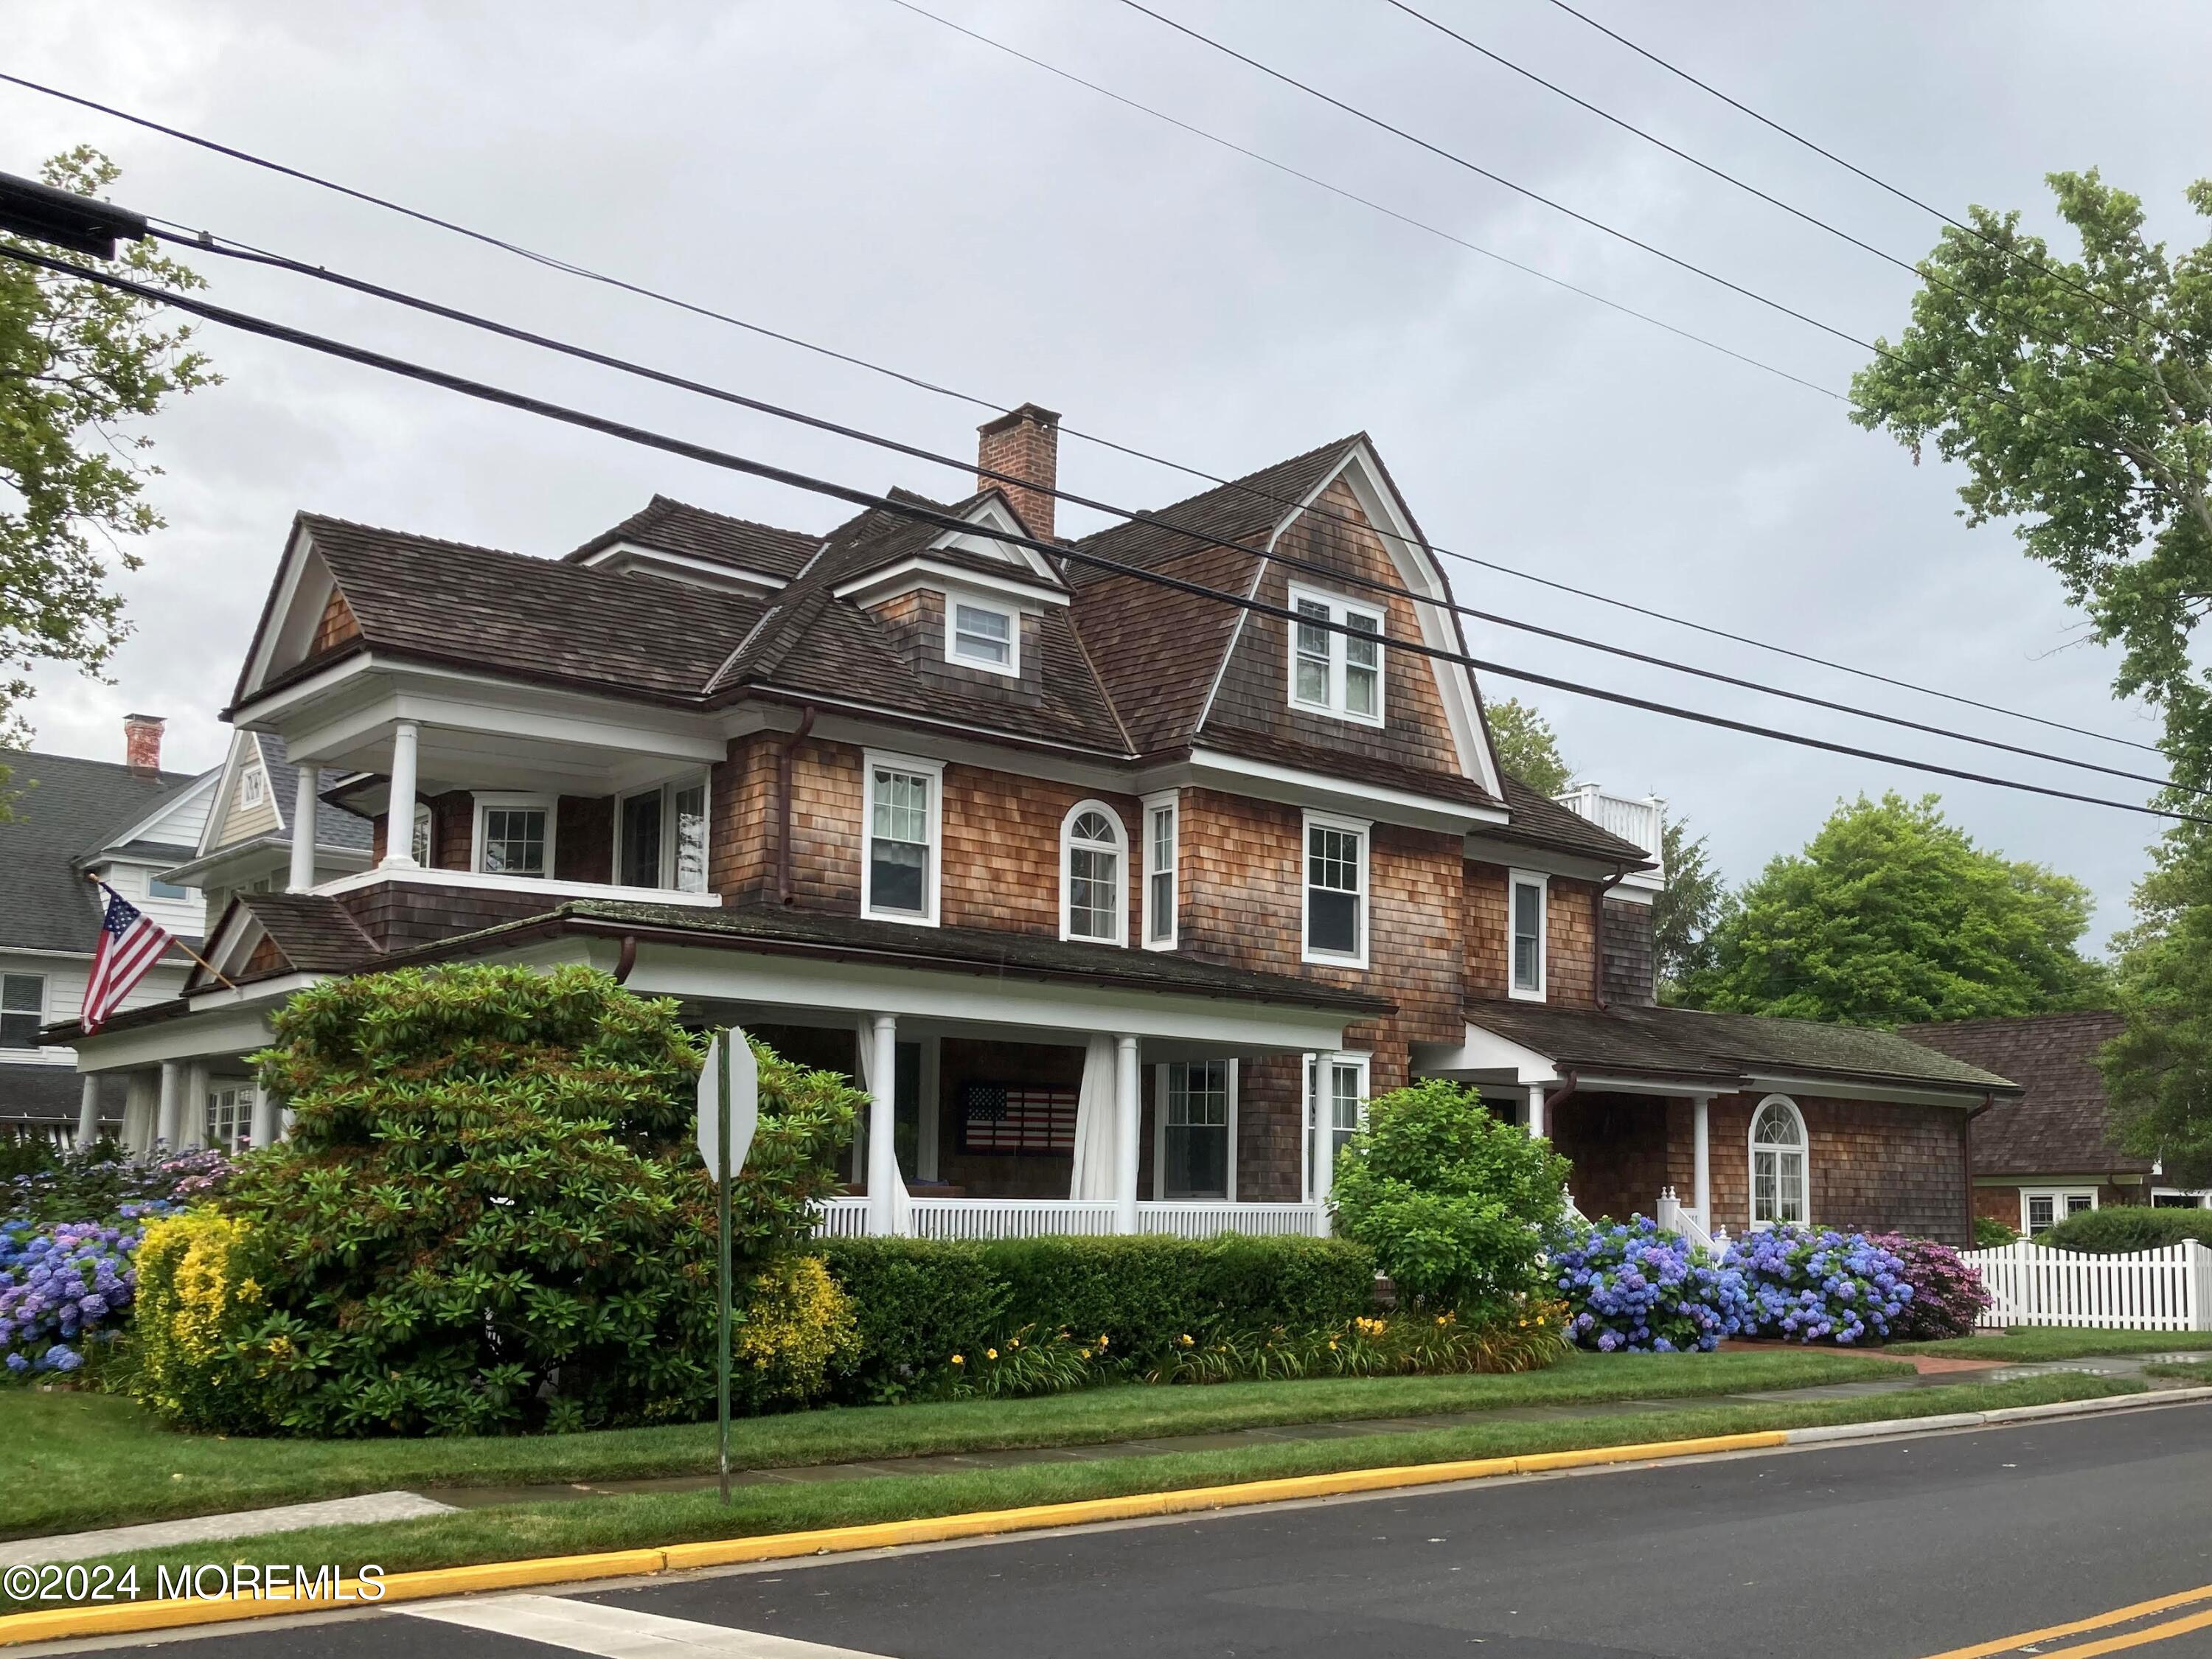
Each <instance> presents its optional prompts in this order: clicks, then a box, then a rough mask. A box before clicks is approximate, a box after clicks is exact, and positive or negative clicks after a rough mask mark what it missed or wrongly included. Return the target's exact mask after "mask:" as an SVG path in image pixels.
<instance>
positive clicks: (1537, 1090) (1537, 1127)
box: [1528, 1083, 1544, 1140]
mask: <svg viewBox="0 0 2212 1659" xmlns="http://www.w3.org/2000/svg"><path fill="white" fill-rule="evenodd" d="M1542 1133H1544V1091H1543V1088H1542V1085H1539V1084H1534V1083H1532V1084H1530V1085H1528V1138H1529V1139H1531V1140H1534V1139H1536V1138H1537V1137H1538V1136H1539V1135H1541V1134H1542Z"/></svg>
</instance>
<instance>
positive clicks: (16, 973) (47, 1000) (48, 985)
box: [0, 968, 54, 1055]
mask: <svg viewBox="0 0 2212 1659" xmlns="http://www.w3.org/2000/svg"><path fill="white" fill-rule="evenodd" d="M6 977H8V978H9V979H33V980H36V981H38V982H39V1006H37V1007H36V1008H35V1009H33V1008H9V1009H8V1010H7V1011H6V1012H9V1013H11V1014H14V1015H16V1016H18V1017H21V1015H24V1014H33V1015H35V1016H36V1017H37V1019H38V1025H40V1026H42V1025H45V1024H47V1014H48V1012H49V1009H50V1007H51V1005H52V1001H53V995H54V976H53V975H52V974H49V973H47V972H46V971H45V970H44V969H28V968H10V969H7V970H6ZM37 1031H38V1026H33V1028H32V1033H33V1037H35V1036H36V1035H37ZM39 1049H40V1045H39V1044H38V1042H35V1041H34V1042H32V1043H31V1045H30V1046H29V1047H28V1048H0V1054H19V1055H20V1054H37V1053H38V1052H39Z"/></svg>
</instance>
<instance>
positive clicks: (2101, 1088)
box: [1901, 1012, 2212, 1237]
mask: <svg viewBox="0 0 2212 1659" xmlns="http://www.w3.org/2000/svg"><path fill="white" fill-rule="evenodd" d="M2120 1026H2121V1019H2120V1017H2119V1016H2118V1014H2115V1013H2110V1012H2086V1013H2073V1014H2034V1015H2030V1016H2028V1017H2027V1018H2020V1019H1961V1020H1953V1021H1948V1022H1947V1023H1945V1024H1940V1025H1908V1026H1906V1027H1905V1029H1904V1030H1903V1032H1902V1033H1901V1035H1903V1036H1908V1037H1911V1039H1912V1040H1913V1041H1914V1042H1919V1043H1924V1044H1926V1045H1927V1046H1928V1047H1929V1048H1934V1049H1937V1050H1940V1051H1941V1052H1942V1053H1944V1054H1949V1055H1951V1056H1953V1057H1954V1059H1958V1060H1965V1061H1966V1062H1967V1063H1969V1064H1970V1065H1974V1066H1983V1067H1985V1068H1986V1069H1988V1070H1990V1071H1992V1072H2001V1073H2003V1074H2004V1075H2005V1076H2007V1077H2008V1078H2010V1079H2013V1080H2014V1081H2015V1082H2016V1083H2018V1084H2019V1085H2021V1090H2022V1091H2023V1092H2022V1093H2021V1095H2020V1096H2019V1097H2016V1098H2015V1099H2012V1100H2008V1101H2005V1102H2002V1103H2000V1104H1999V1105H1998V1106H1997V1107H1996V1109H1995V1110H1993V1111H1990V1112H1989V1113H1987V1114H1985V1115H1983V1116H1981V1117H1978V1118H1977V1119H1975V1120H1974V1130H1973V1154H1974V1213H1975V1214H1976V1215H1979V1216H1988V1217H1990V1218H1993V1219H1995V1220H1998V1221H2002V1222H2003V1223H2004V1224H2005V1225H2007V1226H2008V1227H2011V1228H2013V1229H2015V1231H2020V1232H2023V1233H2027V1234H2028V1235H2030V1236H2031V1237H2032V1236H2033V1235H2034V1234H2037V1233H2039V1232H2043V1231H2045V1230H2047V1229H2048V1228H2051V1227H2052V1226H2055V1225H2057V1223H2059V1222H2061V1221H2063V1220H2064V1219H2066V1218H2067V1217H2068V1216H2069V1215H2075V1214H2077V1213H2079V1212H2081V1211H2083V1210H2094V1209H2098V1208H2100V1207H2101V1206H2105V1205H2107V1204H2155V1205H2160V1206H2171V1207H2179V1208H2183V1209H2192V1210H2195V1209H2202V1208H2203V1207H2204V1206H2205V1204H2206V1202H2207V1200H2208V1198H2212V1194H2206V1193H2204V1192H2202V1191H2197V1190H2192V1189H2191V1188H2183V1187H2177V1186H2173V1185H2172V1184H2171V1183H2169V1182H2166V1181H2165V1180H2162V1179H2161V1178H2160V1171H2159V1166H2158V1164H2157V1162H2156V1161H2155V1160H2154V1159H2152V1158H2138V1157H2136V1155H2134V1154H2133V1153H2131V1152H2124V1151H2122V1150H2121V1149H2120V1146H2118V1141H2117V1139H2116V1137H2115V1136H2114V1135H2113V1133H2112V1106H2111V1103H2110V1102H2108V1101H2107V1100H2106V1097H2105V1079H2104V1076H2103V1074H2102V1073H2100V1072H2099V1071H2098V1069H2097V1054H2098V1051H2099V1050H2100V1049H2101V1048H2103V1047H2104V1046H2105V1045H2106V1043H2108V1042H2111V1041H2112V1039H2113V1038H2114V1037H2116V1036H2118V1035H2119V1034H2120Z"/></svg>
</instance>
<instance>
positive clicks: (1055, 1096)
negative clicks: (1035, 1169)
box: [960, 1083, 1076, 1158]
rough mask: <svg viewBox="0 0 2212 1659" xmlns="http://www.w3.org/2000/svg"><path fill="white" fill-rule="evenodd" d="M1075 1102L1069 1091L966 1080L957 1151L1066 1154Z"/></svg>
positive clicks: (1072, 1130) (1042, 1155)
mask: <svg viewBox="0 0 2212 1659" xmlns="http://www.w3.org/2000/svg"><path fill="white" fill-rule="evenodd" d="M1075 1100H1076V1091H1074V1090H1073V1089H1040V1088H1036V1087H1034V1086H1032V1085H1029V1084H1026V1083H971V1084H969V1085H968V1088H967V1091H966V1098H965V1101H964V1103H963V1104H964V1109H963V1112H962V1114H961V1118H960V1150H961V1151H962V1152H997V1153H1000V1154H1005V1153H1008V1152H1012V1153H1013V1154H1015V1155H1017V1156H1021V1157H1035V1158H1046V1157H1050V1156H1052V1155H1054V1154H1055V1153H1057V1154H1060V1155H1061V1156H1063V1157H1064V1156H1067V1155H1070V1154H1072V1153H1073V1152H1074V1151H1075Z"/></svg>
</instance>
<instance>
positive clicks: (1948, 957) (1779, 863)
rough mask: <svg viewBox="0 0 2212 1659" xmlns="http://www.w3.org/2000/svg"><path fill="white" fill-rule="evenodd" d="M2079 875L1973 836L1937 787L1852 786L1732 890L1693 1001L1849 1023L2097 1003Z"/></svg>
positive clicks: (2101, 983)
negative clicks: (1793, 842) (1989, 846)
mask: <svg viewBox="0 0 2212 1659" xmlns="http://www.w3.org/2000/svg"><path fill="white" fill-rule="evenodd" d="M2088 921H2089V895H2088V891H2087V889H2086V888H2084V887H2083V886H2082V885H2081V883H2079V882H2077V881H2075V880H2074V879H2073V878H2070V877H2067V876H2062V875H2057V874H2056V873H2054V872H2051V871H2050V870H2047V869H2045V868H2044V867H2043V866H2040V865H2036V864H2027V863H2021V862H2016V861H2015V860H2009V859H2007V858H2005V857H2004V856H2003V855H2002V854H1997V853H1992V852H1988V851H1985V850H1984V849H1983V848H1979V847H1977V846H1976V845H1975V844H1974V842H1973V841H1972V839H1971V838H1970V837H1969V836H1967V835H1966V832H1965V831H1964V830H1962V829H1959V828H1958V827H1957V826H1956V825H1954V824H1952V823H1948V821H1946V819H1945V818H1944V817H1943V814H1942V811H1941V809H1940V807H1939V806H1938V805H1937V802H1936V797H1934V796H1933V795H1929V796H1927V797H1925V798H1923V799H1920V800H1918V801H1908V800H1905V799H1903V798H1902V797H1900V796H1899V795H1896V794H1887V795H1884V796H1883V797H1882V798H1881V799H1880V800H1879V801H1870V800H1868V799H1866V798H1865V797H1863V796H1862V797H1860V798H1859V799H1857V800H1856V801H1853V802H1850V803H1849V804H1848V805H1843V806H1839V807H1838V809H1837V811H1835V813H1834V814H1833V815H1832V817H1830V818H1829V819H1828V821H1827V823H1826V824H1824V825H1822V826H1821V829H1820V833H1819V834H1818V835H1816V836H1814V837H1813V839H1812V841H1811V842H1808V844H1807V846H1806V848H1805V850H1804V851H1803V852H1802V853H1800V854H1791V855H1790V856H1787V857H1782V858H1777V859H1775V860H1773V861H1772V862H1771V863H1770V864H1769V865H1768V866H1766V868H1765V870H1764V871H1763V872H1760V874H1759V878H1758V879H1757V880H1755V881H1753V882H1752V883H1751V884H1749V885H1748V886H1747V887H1746V888H1745V889H1744V890H1743V891H1742V892H1741V894H1738V895H1737V896H1735V898H1734V899H1733V900H1731V901H1730V902H1729V904H1728V906H1727V909H1726V914H1724V915H1723V916H1722V918H1721V920H1720V922H1719V924H1718V925H1717V927H1715V928H1714V930H1713V933H1712V941H1711V961H1710V962H1709V963H1707V964H1705V966H1703V967H1701V968H1699V969H1696V970H1694V971H1693V972H1692V974H1691V975H1689V977H1688V979H1687V981H1686V982H1685V983H1684V985H1683V986H1682V987H1681V992H1680V996H1681V1000H1683V1001H1684V1002H1686V1003H1687V1004H1689V1005H1690V1006H1692V1007H1700V1008H1715V1009H1724V1010H1732V1011H1735V1012H1741V1013H1756V1014H1782V1015H1787V1016H1790V1017H1793V1018H1802V1019H1822V1020H1832V1021H1836V1022H1838V1023H1841V1024H1851V1025H1900V1024H1909V1023H1911V1022H1914V1021H1919V1020H1936V1019H1974V1018H1985V1017H1989V1016H1993V1015H2007V1014H2033V1013H2043V1012H2050V1011H2051V1010H2054V1009H2062V1008H2075V1007H2083V1006H2098V1005H2099V1004H2100V1003H2101V1002H2102V1001H2103V1000H2105V996H2106V986H2105V970H2104V969H2103V968H2102V966H2101V965H2100V963H2094V962H2091V961H2087V960H2085V959H2084V958H2083V957H2081V955H2080V953H2079V952H2078V951H2077V950H2076V949H2075V945H2076V944H2077V942H2078V941H2079V940H2080V939H2081V934H2082V932H2083V930H2084V929H2085V928H2086V927H2087V926H2088Z"/></svg>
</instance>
